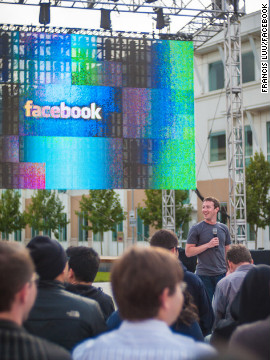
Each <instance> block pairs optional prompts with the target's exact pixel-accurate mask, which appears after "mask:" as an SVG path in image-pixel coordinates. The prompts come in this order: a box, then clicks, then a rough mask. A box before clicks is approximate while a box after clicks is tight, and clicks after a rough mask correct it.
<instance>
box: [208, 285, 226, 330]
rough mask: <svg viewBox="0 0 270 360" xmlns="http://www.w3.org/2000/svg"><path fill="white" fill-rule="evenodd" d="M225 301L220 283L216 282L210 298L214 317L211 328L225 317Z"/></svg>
mask: <svg viewBox="0 0 270 360" xmlns="http://www.w3.org/2000/svg"><path fill="white" fill-rule="evenodd" d="M227 301H228V300H227V299H226V296H224V293H223V289H222V287H221V286H220V284H217V286H216V289H215V293H214V296H213V300H212V307H213V311H214V317H215V321H214V325H213V330H214V329H215V328H216V327H217V324H218V323H219V321H220V320H221V319H224V318H225V315H226V306H227Z"/></svg>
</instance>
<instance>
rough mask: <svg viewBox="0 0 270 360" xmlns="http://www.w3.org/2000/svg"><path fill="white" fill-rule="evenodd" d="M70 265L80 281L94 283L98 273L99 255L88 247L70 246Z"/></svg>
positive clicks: (68, 253) (68, 252) (68, 254)
mask: <svg viewBox="0 0 270 360" xmlns="http://www.w3.org/2000/svg"><path fill="white" fill-rule="evenodd" d="M66 252H67V256H68V265H69V268H70V269H72V270H73V271H74V275H75V277H76V279H77V280H78V281H84V282H93V281H94V280H95V277H96V275H97V272H98V268H99V263H100V258H99V255H98V253H97V252H96V251H95V250H94V249H92V248H89V247H86V246H74V247H73V246H70V247H69V248H68V249H67V251H66Z"/></svg>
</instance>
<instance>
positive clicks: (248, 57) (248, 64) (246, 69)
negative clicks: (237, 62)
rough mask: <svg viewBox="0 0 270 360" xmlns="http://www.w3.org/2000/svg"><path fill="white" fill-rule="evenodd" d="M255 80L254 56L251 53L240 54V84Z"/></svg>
mask: <svg viewBox="0 0 270 360" xmlns="http://www.w3.org/2000/svg"><path fill="white" fill-rule="evenodd" d="M254 80H255V66H254V54H253V52H252V51H250V52H248V53H245V54H242V82H243V83H246V82H249V81H254Z"/></svg>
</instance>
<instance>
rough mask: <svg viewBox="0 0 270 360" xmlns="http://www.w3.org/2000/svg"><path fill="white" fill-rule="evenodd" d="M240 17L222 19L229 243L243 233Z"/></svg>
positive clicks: (244, 240)
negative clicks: (223, 20)
mask: <svg viewBox="0 0 270 360" xmlns="http://www.w3.org/2000/svg"><path fill="white" fill-rule="evenodd" d="M240 29H241V25H240V21H239V19H237V18H234V17H230V16H228V17H227V21H226V22H225V23H224V54H225V64H224V65H225V90H226V117H227V145H228V147H227V149H228V176H229V209H230V234H231V238H232V243H244V244H245V245H247V237H246V234H247V232H246V226H247V222H246V191H245V189H246V186H245V185H246V184H245V141H244V119H243V107H242V71H241V68H242V66H241V34H240Z"/></svg>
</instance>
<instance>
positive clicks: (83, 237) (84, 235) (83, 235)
mask: <svg viewBox="0 0 270 360" xmlns="http://www.w3.org/2000/svg"><path fill="white" fill-rule="evenodd" d="M87 225H88V224H87V218H86V217H85V216H84V214H83V213H80V214H79V215H78V234H79V236H78V238H79V241H87V240H88V231H87V230H84V229H83V226H87Z"/></svg>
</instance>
